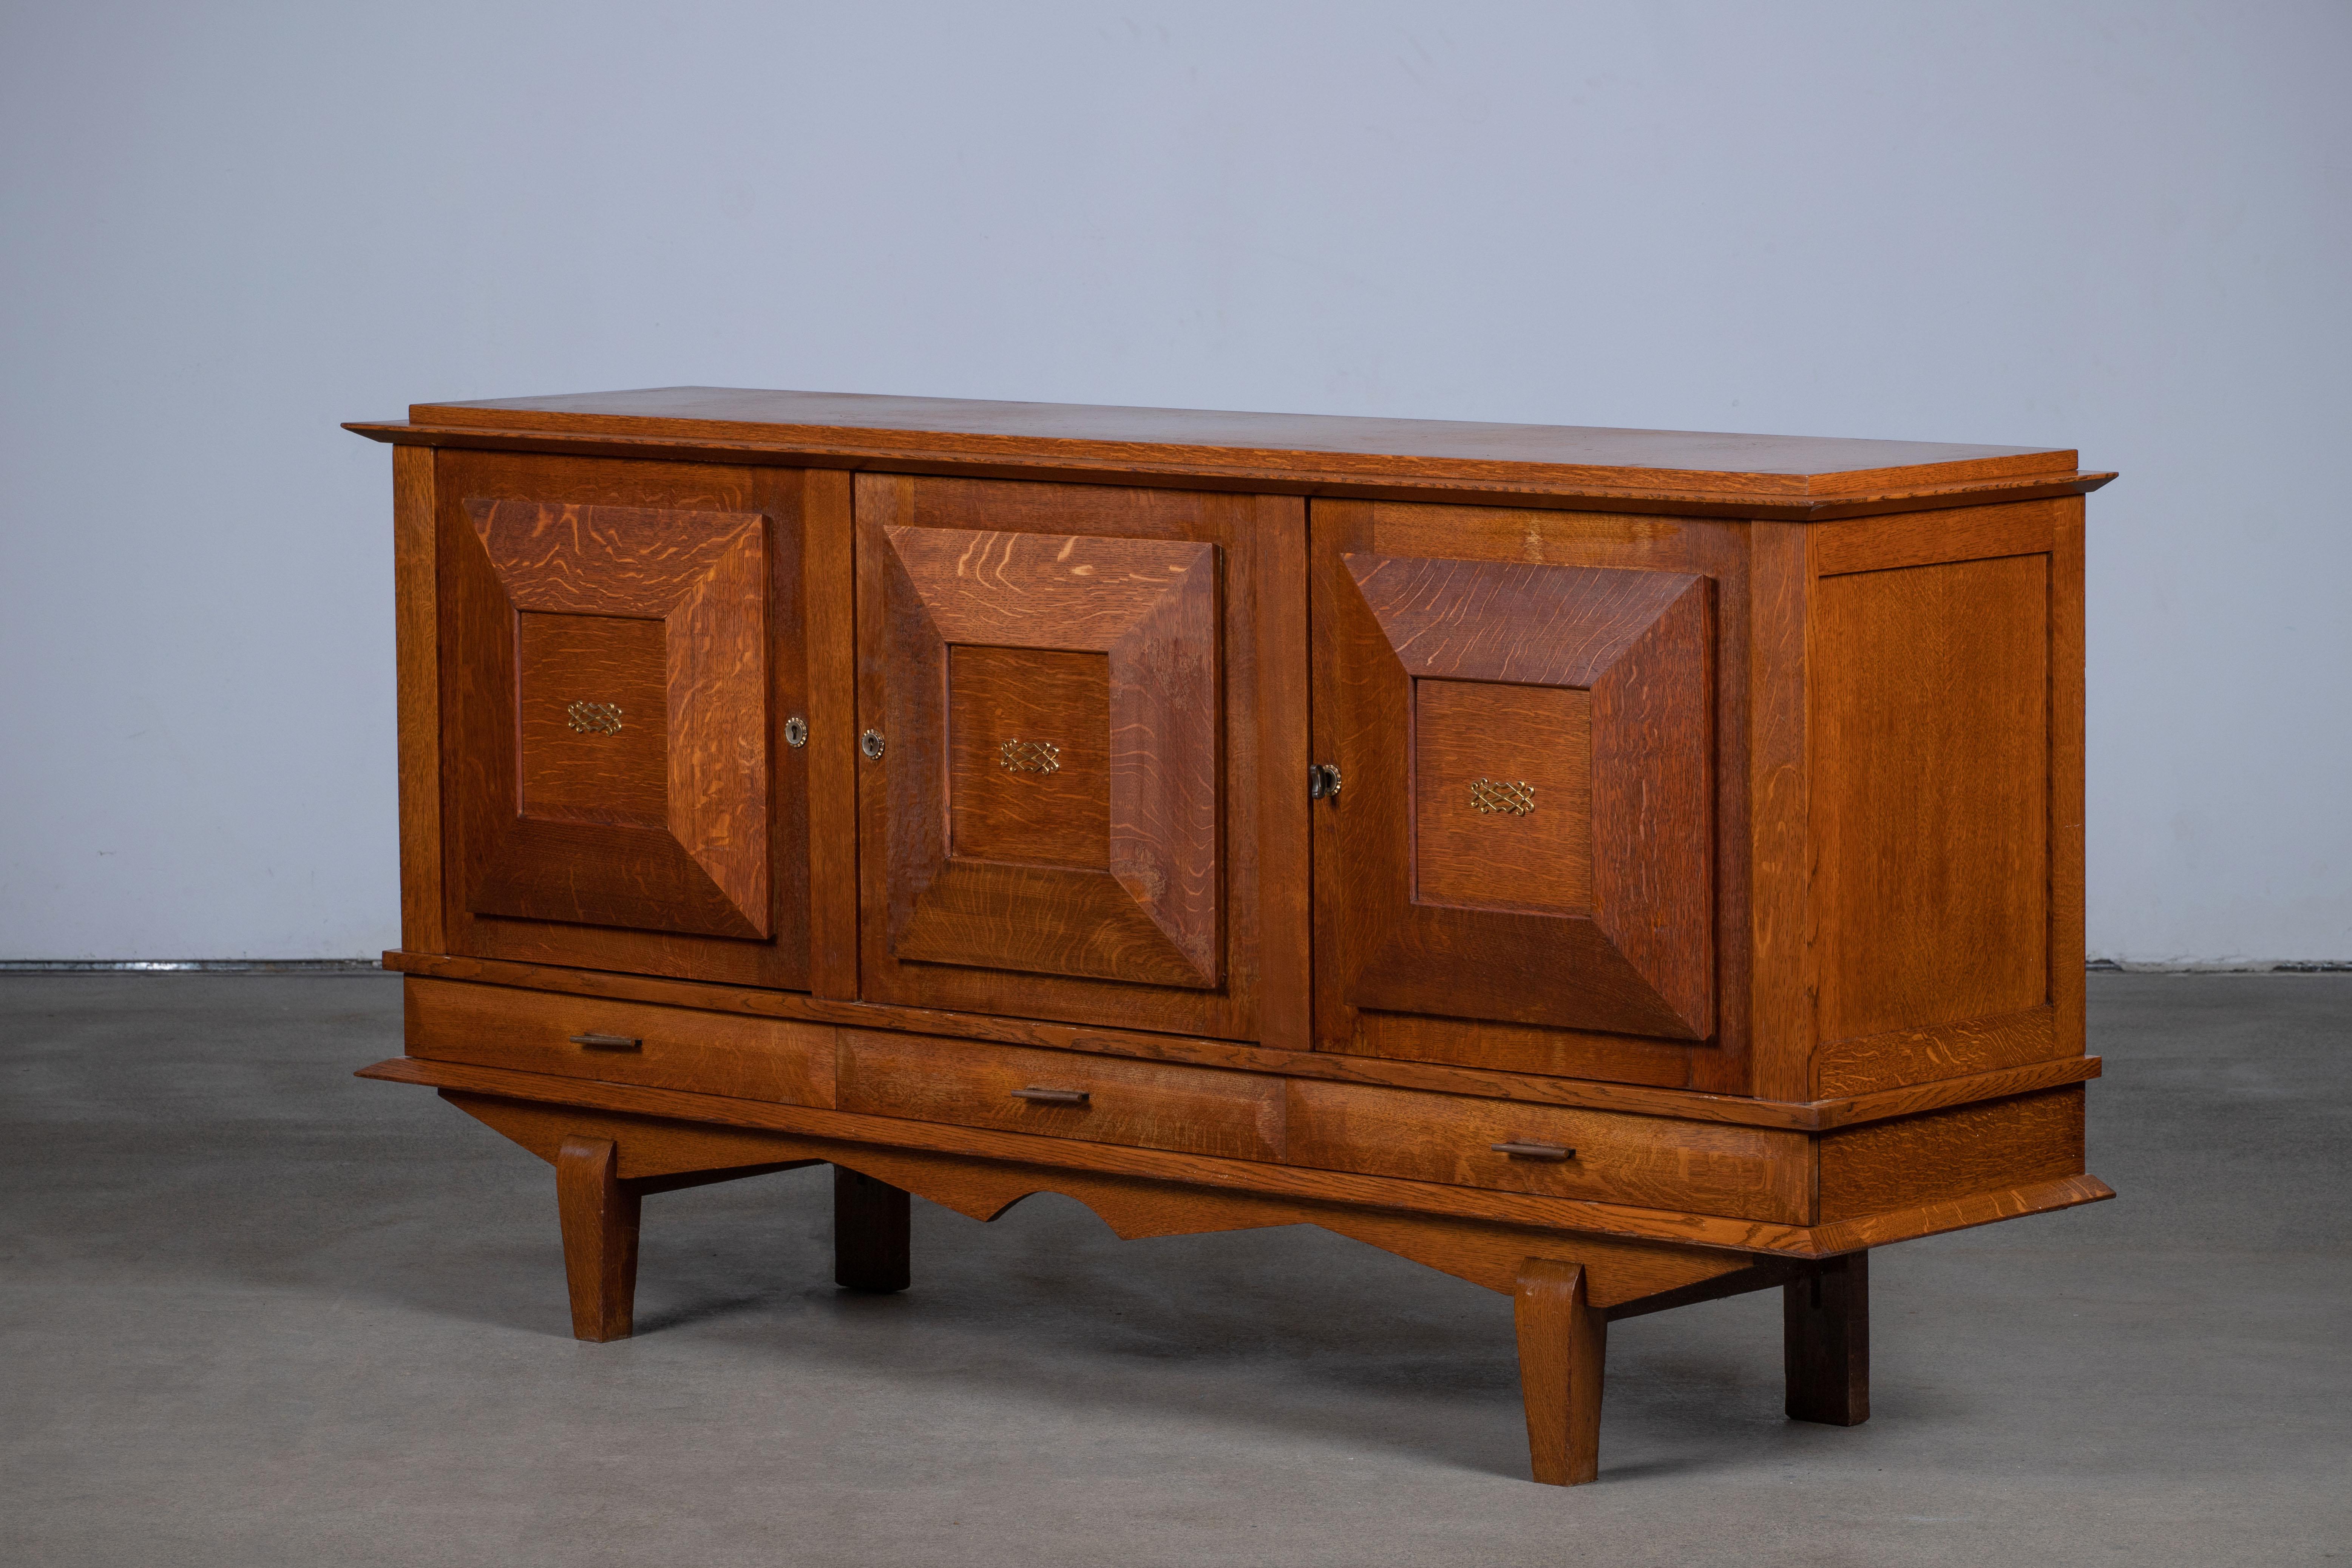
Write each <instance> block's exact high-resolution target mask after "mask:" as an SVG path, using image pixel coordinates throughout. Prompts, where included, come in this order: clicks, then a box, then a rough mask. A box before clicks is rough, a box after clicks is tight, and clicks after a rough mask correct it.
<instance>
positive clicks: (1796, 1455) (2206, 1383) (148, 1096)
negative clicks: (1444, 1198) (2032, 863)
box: [0, 975, 2352, 1568]
mask: <svg viewBox="0 0 2352 1568" xmlns="http://www.w3.org/2000/svg"><path fill="white" fill-rule="evenodd" d="M2091 1005H2092V1028H2093V1042H2092V1048H2093V1049H2094V1050H2095V1051H2097V1052H2100V1053H2101V1054H2103V1055H2104V1056H2105V1058H2106V1062H2107V1075H2106V1077H2105V1079H2103V1080H2102V1081H2100V1082H2099V1083H2097V1084H2095V1085H2094V1086H2093V1088H2092V1099H2091V1105H2092V1119H2091V1129H2092V1131H2091V1148H2092V1161H2091V1167H2092V1169H2093V1170H2094V1171H2095V1173H2098V1174H2100V1175H2102V1176H2105V1178H2106V1179H2107V1180H2108V1181H2109V1182H2111V1183H2112V1184H2114V1185H2115V1186H2116V1188H2118V1189H2119V1190H2120V1191H2121V1193H2122V1194H2123V1196H2122V1197H2121V1198H2120V1199H2119V1200H2118V1201H2116V1202H2114V1203H2107V1204H2101V1205H2095V1206H2093V1207H2090V1208H2086V1209H2079V1210H2075V1211H2074V1212H2072V1213H2067V1214H2061V1215H2044V1216H2042V1217H2039V1218H2034V1219H2028V1220H2022V1221H2019V1222H2016V1223H2013V1224H2009V1225H2001V1226H1992V1227H1990V1228H1988V1229H1983V1230H1977V1231H1970V1232H1967V1233H1964V1234H1960V1235H1956V1236H1948V1237H1935V1238H1931V1239H1928V1240H1926V1241H1920V1242H1914V1243H1911V1244H1908V1245H1906V1246H1904V1247H1895V1248H1891V1249H1888V1250H1886V1251H1884V1252H1881V1253H1880V1254H1879V1255H1878V1256H1877V1258H1875V1259H1874V1262H1873V1265H1872V1271H1873V1280H1874V1293H1875V1302H1874V1309H1873V1312H1874V1329H1875V1336H1876V1337H1875V1344H1874V1352H1873V1353H1874V1363H1875V1377H1874V1408H1875V1415H1874V1417H1873V1419H1872V1420H1871V1421H1870V1422H1869V1424H1868V1425H1866V1426H1860V1427H1855V1428H1852V1429H1843V1430H1841V1429H1833V1428H1829V1427H1822V1426H1802V1425H1792V1424H1790V1423H1789V1422H1787V1421H1784V1420H1783V1419H1782V1418H1781V1415H1780V1368H1779V1359H1780V1346H1779V1316H1778V1313H1779V1301H1778V1298H1777V1296H1771V1295H1766V1296H1755V1297H1747V1298H1741V1299H1738V1300H1730V1301H1722V1302H1715V1303H1710V1304H1708V1305H1706V1306H1700V1307H1694V1308H1688V1309H1685V1310H1680V1311H1675V1312H1667V1313H1662V1314H1659V1315H1656V1316H1653V1317H1647V1318H1642V1319H1638V1320H1634V1321H1628V1322H1624V1323H1621V1324H1619V1325H1617V1326H1616V1327H1615V1328H1614V1329H1613V1330H1612V1331H1611V1342H1610V1381H1609V1385H1608V1403H1607V1406H1606V1413H1605V1418H1604V1421H1603V1425H1602V1454H1601V1480H1600V1482H1599V1484H1597V1485H1594V1486H1590V1487H1582V1488H1578V1489H1573V1490H1566V1489H1554V1488H1549V1487H1537V1486H1533V1485H1530V1484H1529V1483H1528V1482H1527V1481H1525V1480H1524V1479H1521V1478H1522V1476H1523V1475H1524V1473H1525V1470H1524V1467H1525V1464H1526V1455H1525V1447H1524V1434H1523V1429H1522V1427H1521V1426H1520V1421H1519V1412H1518V1405H1517V1387H1516V1383H1515V1374H1514V1360H1513V1348H1512V1337H1511V1318H1510V1305H1509V1303H1508V1301H1507V1300H1505V1299H1504V1298H1503V1297H1501V1296H1497V1295H1493V1294H1489V1293H1488V1292H1486V1291H1483V1290H1480V1289H1476V1288H1475V1287H1473V1286H1469V1285H1465V1284H1463V1283H1461V1282H1460V1281H1458V1280H1454V1279H1449V1278H1447V1277H1445V1276H1443V1275H1440V1274H1437V1273H1435V1272H1433V1271H1431V1270H1428V1269H1424V1268H1419V1267H1417V1266H1416V1265H1413V1264H1411V1263H1406V1262H1403V1261H1401V1260H1399V1259H1396V1258H1391V1257H1388V1256H1387V1255H1385V1254H1382V1253H1380V1252H1376V1251H1374V1250H1372V1249H1370V1248H1369V1247H1360V1246H1358V1245H1356V1244H1355V1243H1352V1242H1349V1241H1345V1240H1342V1239H1340V1238H1339V1237H1333V1236H1330V1235H1328V1234H1327V1233H1324V1232H1321V1231H1315V1230H1308V1229H1288V1230H1277V1231H1260V1232H1248V1233H1242V1234H1236V1235H1225V1236H1206V1237H1181V1238H1168V1239H1162V1240H1156V1241H1139V1242H1120V1241H1118V1240H1116V1239H1114V1238H1113V1237H1111V1236H1110V1234H1109V1233H1108V1230H1106V1229H1105V1228H1104V1227H1103V1226H1102V1225H1101V1224H1100V1223H1099V1222H1098V1221H1097V1220H1096V1219H1095V1218H1094V1217H1093V1216H1092V1215H1090V1214H1088V1213H1087V1211H1085V1210H1084V1209H1081V1208H1079V1207H1078V1206H1076V1205H1074V1204H1072V1203H1070V1202H1068V1201H1067V1200H1065V1199H1058V1198H1036V1199H1032V1200H1030V1201H1029V1202H1027V1203H1024V1204H1023V1205H1020V1206H1019V1207H1017V1208H1015V1209H1014V1210H1013V1211H1012V1213H1010V1214H1009V1215H1006V1216H1005V1217H1004V1218H1003V1219H1002V1220H1000V1221H998V1222H997V1223H996V1224H994V1225H990V1226H981V1225H976V1224H973V1223H971V1221H968V1220H965V1219H963V1218H961V1217H960V1216H958V1215H953V1214H950V1213H948V1212H947V1211H945V1210H942V1209H938V1208H934V1207H931V1206H929V1205H924V1204H921V1203H918V1204H917V1205H916V1208H917V1217H916V1222H915V1242H916V1248H917V1253H916V1266H915V1268H916V1286H915V1289H912V1290H911V1291H909V1292H908V1293H907V1294H905V1295H903V1296H897V1297H889V1298H882V1299H872V1298H863V1297H855V1296H848V1295H845V1294H842V1293H840V1292H837V1291H836V1290H835V1289H834V1288H833V1287H832V1285H831V1284H830V1283H828V1279H829V1272H830V1271H829V1267H828V1264H829V1258H830V1254H829V1248H828V1236H827V1232H828V1227H829V1225H830V1204H829V1199H828V1192H829V1189H828V1187H827V1184H826V1173H825V1172H824V1170H823V1169H822V1168H818V1169H812V1170H803V1171H795V1172H788V1173H782V1174H777V1175H771V1176H766V1177H762V1178H759V1179H757V1180H753V1181H750V1182H744V1183H740V1184H731V1185H725V1186H718V1187H709V1188H703V1189H699V1190H697V1191H691V1192H683V1193H676V1194H665V1195H662V1196H658V1197H655V1198H652V1199H649V1200H648V1201H647V1203H646V1240H645V1248H644V1270H643V1282H642V1285H641V1287H640V1292H639V1296H638V1304H639V1310H638V1322H639V1324H640V1333H639V1337H638V1338H636V1339H635V1340H632V1341H628V1342H623V1343H618V1344H612V1345H603V1346H593V1345H583V1344H577V1343H574V1342H572V1340H571V1338H570V1337H569V1335H568V1319H567V1316H566V1312H565V1307H564V1299H563V1289H562V1268H561V1262H560V1253H559V1249H558V1243H557V1237H556V1226H555V1210H554V1194H553V1183H552V1179H551V1176H550V1174H549V1172H548V1168H547V1167H546V1166H545V1165H543V1164H541V1163H539V1162H538V1161H537V1160H535V1159H533V1158H532V1157H530V1155H528V1154H526V1153H524V1152H522V1151H521V1150H520V1149H517V1148H515V1147H513V1146H511V1145H509V1144H508V1143H507V1142H504V1141H503V1140H502V1139H500V1138H499V1137H498V1136H497V1135H495V1134H494V1133H492V1132H490V1131H488V1129H486V1128H484V1127H481V1126H480V1125H478V1124H477V1123H476V1122H474V1121H471V1120H470V1119H468V1118H467V1117H465V1116H463V1115H461V1114H459V1113H458V1112H457V1111H456V1110H451V1109H450V1108H448V1107H447V1106H445V1105H443V1104H441V1103H440V1102H439V1101H438V1100H436V1099H435V1097H434V1096H433V1095H432V1094H430V1093H429V1092H427V1091H425V1090H423V1089H409V1088H404V1087H397V1086H394V1085H390V1084H382V1083H372V1082H362V1081H359V1080H356V1079H352V1078H351V1077H350V1076H349V1069H351V1068H354V1067H357V1066H360V1065H362V1064H363V1063H365V1062H368V1061H372V1060H374V1059H376V1058H380V1057H384V1056H389V1055H393V1054H395V1053H396V1052H397V1050H398V1049H399V1034H400V1031H399V996H398V992H397V989H396V987H395V985H394V984H393V983H392V982H390V981H389V980H385V979H381V978H374V977H319V978H313V977H241V976H230V977H201V978H198V977H186V978H184V977H176V976H158V977H140V978H89V977H79V976H76V977H16V976H11V977H0V1166H4V1167H5V1168H0V1563H11V1564H19V1563H21V1564H27V1565H31V1564H44V1565H46V1564H82V1563H136V1564H142V1565H146V1564H153V1565H159V1568H197V1565H207V1564H236V1565H238V1568H262V1565H271V1564H281V1563H282V1564H303V1565H306V1568H309V1565H317V1564H377V1563H384V1564H395V1563H396V1564H436V1563H449V1564H467V1565H471V1564H485V1563H496V1564H541V1563H546V1564H562V1565H564V1568H593V1565H603V1564H624V1563H625V1564H654V1563H659V1564H668V1563H676V1564H692V1565H698V1568H704V1565H707V1568H725V1565H732V1564H772V1563H793V1564H814V1565H828V1568H829V1565H832V1564H844V1565H854V1564H866V1563H875V1564H880V1563H926V1564H929V1563H937V1564H952V1565H958V1568H962V1565H974V1568H985V1565H993V1564H1022V1565H1027V1564H1062V1563H1070V1564H1118V1565H1119V1568H1141V1565H1145V1564H1159V1563H1168V1564H1186V1565H1192V1564H1203V1563H1267V1564H1292V1563H1297V1564H1309V1563H1312V1564H1332V1565H1335V1568H1355V1565H1362V1564H1378V1563H1431V1564H1451V1563H1464V1564H1476V1565H1478V1568H1506V1565H1509V1564H1538V1563H1571V1562H1574V1563H1595V1564H1612V1565H1613V1564H1633V1563H1656V1564H1675V1565H1689V1564H1706V1563H1739V1564H1766V1563H1791V1564H1795V1563H1803V1564H1870V1565H1873V1568H1875V1565H1879V1564H1894V1563H1950V1564H1969V1565H1975V1564H1985V1563H2002V1564H2014V1563H2128V1564H2131V1565H2133V1568H2148V1565H2150V1564H2171V1563H2194V1564H2200V1565H2203V1564H2221V1563H2231V1564H2244V1563H2315V1562H2325V1561H2329V1560H2344V1561H2347V1562H2352V1441H2347V1438H2352V1305H2348V1303H2352V1247H2347V1240H2352V1219H2347V1211H2352V1179H2347V1178H2352V1153H2348V1151H2352V975H2315V976H2236V975H2203V976H2171V975H2095V976H2093V977H2092V982H2091Z"/></svg>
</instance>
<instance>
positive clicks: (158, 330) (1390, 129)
mask: <svg viewBox="0 0 2352 1568" xmlns="http://www.w3.org/2000/svg"><path fill="white" fill-rule="evenodd" d="M0 27H5V37H0V73H5V76H0V158H5V165H6V189H5V208H4V209H0V246H5V256H6V266H5V289H0V314H5V334H6V336H5V350H0V386H4V387H5V392H0V395H5V400H6V402H5V410H0V464H4V465H5V467H0V473H5V492H0V505H5V511H0V957H16V958H24V957H34V958H38V957H92V956H96V957H138V956H148V957H228V956H272V957H296V956H304V955H344V954H353V953H363V952H372V951H373V950H374V949H377V948H379V947H383V946H385V945H388V944H390V943H391V942H393V941H394V932H395V889H394V805H393V675H392V627H391V605H390V548H389V529H388V516H389V493H390V483H389V480H390V468H391V464H390V461H389V459H388V458H387V456H386V453H385V451H384V449H383V447H375V446H372V445H369V444H367V443H364V442H362V441H360V440H359V439H357V438H356V437H351V436H347V435H344V434H342V433H341V432H339V431H338V430H336V428H335V422H336V421H338V420H341V419H348V418H358V417H365V416H390V415H397V414H398V413H399V412H400V410H401V409H402V408H403V407H404V405H406V404H407V403H408V402H409V401H411V400H412V399H416V400H422V399H427V398H465V397H486V396H506V395H520V394H527V393H541V392H563V391H579V390H587V389H592V388H602V387H625V386H645V385H659V384H675V383H681V382H700V383H712V384H733V385H744V386H790V387H817V388H835V389H842V390H849V391H866V392H899V393H919V394H936V395H961V396H971V397H1013V398H1043V399H1067V400H1076V401H1089V402H1106V403H1143V404H1163V405H1193V406H1204V407H1239V408H1265V409H1296V410H1311V411H1318V412H1327V413H1349V414H1356V413H1360V414H1391V415H1410V416H1434V417H1444V418H1457V419H1503V420H1532V421H1549V422H1558V423H1564V424H1594V425H1629V426H1670V427H1685V428H1697V429H1722V430H1760V431H1780V432H1798V433H1806V434H1823V435H1854V436H1884V437H1918V438H1926V439H1936V440H1954V441H1985V442H2015V443H2026V442H2046V443H2056V444H2071V445H2076V446H2079V447H2081V448H2082V449H2083V453H2084V459H2085V461H2086V463H2088V464H2091V465H2094V466H2097V467H2102V468H2121V469H2123V470H2124V472H2125V477H2124V479H2122V480H2120V481H2119V482H2118V483H2116V485H2114V486H2112V487H2110V488H2109V489H2107V490H2106V491H2105V492H2104V493H2102V494H2100V495H2098V496H2095V497H2094V498H2093V500H2092V502H2091V518H2092V524H2091V572H2090V596H2091V606H2090V632H2091V656H2090V658H2091V672H2090V702H2091V712H2090V769H2091V819H2090V820H2091V828H2090V857H2091V895H2090V937H2091V946H2092V950H2093V952H2095V953H2099V954H2104V955H2110V956H2116V957H2120V958H2125V959H2131V960H2162V959H2181V958H2186V959H2204V960H2217V959H2230V958H2344V957H2347V956H2352V811H2347V794H2352V792H2347V780H2352V740H2347V733H2352V722H2347V701H2346V692H2347V673H2352V637H2348V636H2347V619H2348V618H2352V617H2347V614H2346V608H2347V590H2346V584H2347V569H2352V528H2347V521H2352V520H2347V517H2346V511H2347V504H2346V502H2345V500H2344V499H2343V497H2344V494H2345V491H2344V486H2343V482H2342V479H2341V468H2342V467H2343V464H2344V461H2345V457H2346V451H2345V447H2346V444H2347V437H2352V390H2347V389H2352V368H2347V367H2352V342H2347V338H2352V334H2348V333H2347V314H2346V309H2345V301H2344V287H2345V279H2346V273H2347V258H2352V246H2347V239H2352V235H2347V221H2346V207H2347V203H2346V193H2347V189H2352V170H2347V151H2352V135H2347V132H2352V92H2347V91H2346V90H2345V89H2344V85H2343V84H2344V82H2345V79H2346V78H2347V70H2352V7H2347V6H2346V5H2343V4H2342V3H2341V0H2322V3H2309V4H2271V5H2261V4H2254V5H2250V4H2246V3H2244V0H2241V3H2239V4H2233V5H2167V4H2157V3H2152V0H2130V3H2127V4H2089V3H2084V4H2067V5H2051V4H2048V3H2047V0H2031V3H2026V4H2011V5H2002V4H1967V3H1962V4H1956V5H1937V6H1930V5H1924V4H1918V5H1914V4H1897V5H1886V4H1885V3H1883V0H1880V3H1875V4H1856V5H1821V4H1789V3H1782V4H1777V5H1673V4H1662V3H1659V0H1643V3H1632V4H1590V5H1464V4H1445V5H1439V4H1433V3H1424V4H1420V5H1375V4H1355V5H1299V4H1279V3H1267V0H1259V3H1255V4H1248V5H1210V4H1201V3H1197V0H1196V3H1191V4H1181V5H1180V4H1141V5H1128V6H1124V7H1114V6H1109V5H1100V6H1097V5H1041V4H1030V5H1006V6H991V5H969V4H966V5H840V4H827V5H779V4H773V3H768V4H735V5H645V4H616V3H611V0H568V3H565V4H561V5H516V4H468V5H432V4H403V5H369V6H360V5H319V4H317V3H315V0H308V3H301V4H285V5H190V4H180V5H121V4H106V3H103V0H81V3H79V4H75V5H61V4H52V5H24V4H19V5H12V6H10V7H8V9H7V11H6V15H5V22H0Z"/></svg>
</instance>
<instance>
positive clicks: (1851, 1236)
mask: <svg viewBox="0 0 2352 1568" xmlns="http://www.w3.org/2000/svg"><path fill="white" fill-rule="evenodd" d="M2115 1195H2116V1190H2115V1188H2113V1187H2111V1186H2109V1185H2107V1184H2106V1183H2105V1182H2103V1181H2101V1180H2099V1178H2098V1177H2096V1176H2090V1175H2083V1176H2053V1177H2052V1178H2050V1179H2049V1180H2047V1181H2041V1182H2025V1183H2021V1184H2019V1185H2016V1186H2013V1187H2004V1188H2002V1189H2001V1190H2000V1191H1999V1192H1991V1193H1971V1194H1969V1195H1968V1196H1967V1197H1964V1198H1947V1199H1944V1200H1942V1201H1940V1202H1936V1203H1927V1204H1921V1205H1919V1206H1917V1207H1916V1208H1907V1209H1895V1210H1893V1211H1891V1212H1889V1213H1886V1214H1876V1215H1868V1216H1866V1217H1864V1218H1862V1219H1848V1220H1840V1221H1838V1222H1837V1223H1836V1224H1834V1225H1817V1226H1813V1227H1812V1228H1811V1230H1809V1231H1808V1232H1806V1248H1805V1250H1804V1251H1803V1253H1802V1254H1801V1256H1803V1257H1807V1258H1828V1257H1832V1256H1835V1255H1837V1254H1840V1253H1846V1252H1859V1251H1861V1250H1862V1249H1863V1248H1864V1247H1889V1246H1892V1245H1894V1244H1895V1242H1898V1241H1912V1240H1916V1239H1917V1238H1918V1237H1923V1236H1942V1235H1945V1234H1947V1233H1948V1232H1951V1231H1955V1230H1971V1229H1974V1228H1975V1227H1976V1226H1980V1225H1996V1224H1999V1223H2000V1221H2002V1220H2005V1219H2017V1218H2020V1217H2021V1216H2023V1215H2030V1214H2055V1213H2056V1212H2058V1211H2059V1210H2060V1209H2070V1208H2077V1207H2080V1206H2081V1205H2084V1204H2096V1203H2105V1201H2106V1200H2107V1199H2109V1198H2111V1197H2114V1196H2115Z"/></svg>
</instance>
